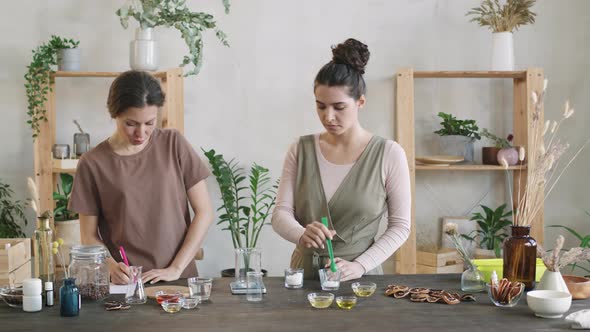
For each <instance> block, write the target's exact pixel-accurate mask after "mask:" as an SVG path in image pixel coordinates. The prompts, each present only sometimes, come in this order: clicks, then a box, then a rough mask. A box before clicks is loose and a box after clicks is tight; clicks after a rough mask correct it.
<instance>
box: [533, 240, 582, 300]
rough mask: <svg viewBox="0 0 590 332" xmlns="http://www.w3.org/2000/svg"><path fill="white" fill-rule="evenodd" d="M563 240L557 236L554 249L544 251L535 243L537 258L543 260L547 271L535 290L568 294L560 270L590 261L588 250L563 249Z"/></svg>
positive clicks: (579, 248) (577, 248)
mask: <svg viewBox="0 0 590 332" xmlns="http://www.w3.org/2000/svg"><path fill="white" fill-rule="evenodd" d="M563 243H564V238H563V236H562V235H559V236H558V237H557V239H556V240H555V247H554V248H553V250H549V251H545V250H543V247H542V246H541V245H540V244H539V243H537V256H538V257H541V259H543V263H544V264H545V266H546V267H547V270H545V272H544V273H543V276H542V277H541V280H540V281H539V284H538V285H537V288H536V289H539V290H555V291H560V292H566V293H570V291H569V289H568V287H567V285H566V283H565V281H564V279H563V276H562V275H561V272H560V271H561V269H562V268H564V267H566V266H568V265H570V264H576V263H580V262H585V261H588V260H589V259H590V249H588V248H582V247H576V248H571V249H570V250H567V251H565V250H562V249H563Z"/></svg>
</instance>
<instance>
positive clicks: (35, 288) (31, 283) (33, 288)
mask: <svg viewBox="0 0 590 332" xmlns="http://www.w3.org/2000/svg"><path fill="white" fill-rule="evenodd" d="M42 291H43V289H42V288H41V279H38V278H29V279H25V280H23V311H26V312H37V311H41V308H42V307H43V299H42V298H41V292H42Z"/></svg>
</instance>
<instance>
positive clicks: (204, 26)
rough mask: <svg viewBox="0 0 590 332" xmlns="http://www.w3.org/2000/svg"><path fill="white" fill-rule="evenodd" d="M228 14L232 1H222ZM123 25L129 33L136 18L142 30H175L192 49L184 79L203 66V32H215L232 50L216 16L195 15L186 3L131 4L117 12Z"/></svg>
mask: <svg viewBox="0 0 590 332" xmlns="http://www.w3.org/2000/svg"><path fill="white" fill-rule="evenodd" d="M223 6H224V8H225V13H226V14H228V13H229V7H230V4H229V0H223ZM116 14H117V16H119V18H120V21H121V25H122V26H123V28H125V29H127V27H128V26H129V18H130V17H133V18H134V19H135V20H136V21H137V22H138V23H139V25H140V27H141V28H142V29H146V28H155V27H158V26H164V27H167V28H170V27H174V28H175V29H177V30H178V31H179V32H180V33H181V35H182V38H183V39H184V42H185V43H186V46H187V47H188V49H189V54H188V55H185V56H184V58H183V61H182V63H181V64H180V66H181V67H184V66H186V65H187V64H189V63H192V64H193V69H192V70H190V71H189V72H187V73H186V74H185V76H189V75H196V74H198V73H199V70H200V69H201V65H202V63H203V35H202V33H203V31H205V30H210V29H212V30H214V31H215V36H217V38H218V39H219V40H220V41H221V43H222V44H223V45H225V46H229V44H228V42H227V36H226V35H225V33H224V32H223V31H222V30H220V29H219V28H217V23H216V22H215V20H214V17H213V15H211V14H207V13H203V12H193V11H191V10H190V9H189V7H188V6H187V5H186V0H128V1H126V2H125V4H124V5H123V6H122V7H121V8H119V9H118V10H117V11H116Z"/></svg>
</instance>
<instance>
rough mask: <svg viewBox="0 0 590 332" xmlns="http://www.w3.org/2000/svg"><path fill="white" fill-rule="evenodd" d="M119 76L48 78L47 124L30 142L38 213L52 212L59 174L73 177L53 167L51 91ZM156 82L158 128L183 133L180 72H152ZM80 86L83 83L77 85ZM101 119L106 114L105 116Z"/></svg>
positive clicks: (71, 170)
mask: <svg viewBox="0 0 590 332" xmlns="http://www.w3.org/2000/svg"><path fill="white" fill-rule="evenodd" d="M119 74H121V72H63V71H57V72H54V73H53V74H52V75H51V83H50V85H51V86H50V87H51V89H50V91H48V93H47V96H46V97H47V101H46V103H45V109H46V110H47V121H46V122H41V124H40V133H39V136H37V138H36V139H35V141H34V148H33V150H34V169H35V179H36V181H37V186H38V188H39V198H40V200H41V207H40V208H41V211H44V210H52V211H53V208H54V202H53V191H54V190H55V189H56V183H57V178H58V176H59V173H72V174H73V173H75V172H76V169H75V168H60V167H54V160H53V158H52V154H51V148H52V146H53V144H55V143H56V142H55V133H56V123H55V116H56V112H57V109H56V107H55V91H56V88H57V84H56V83H57V82H59V80H61V79H70V78H74V79H87V78H115V77H117V76H118V75H119ZM152 75H154V76H155V77H157V78H159V79H160V82H161V84H162V88H163V90H164V92H165V93H166V103H165V104H164V107H162V110H161V112H160V114H158V125H159V126H160V127H162V128H176V129H178V130H179V131H180V132H181V133H182V132H184V77H183V73H182V69H181V68H172V69H169V70H165V71H158V72H153V73H152ZM81 84H83V81H82V82H81ZM105 116H108V114H106V113H105Z"/></svg>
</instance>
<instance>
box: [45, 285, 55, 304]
mask: <svg viewBox="0 0 590 332" xmlns="http://www.w3.org/2000/svg"><path fill="white" fill-rule="evenodd" d="M53 304H54V303H53V283H52V282H51V281H47V282H45V306H47V307H53Z"/></svg>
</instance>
